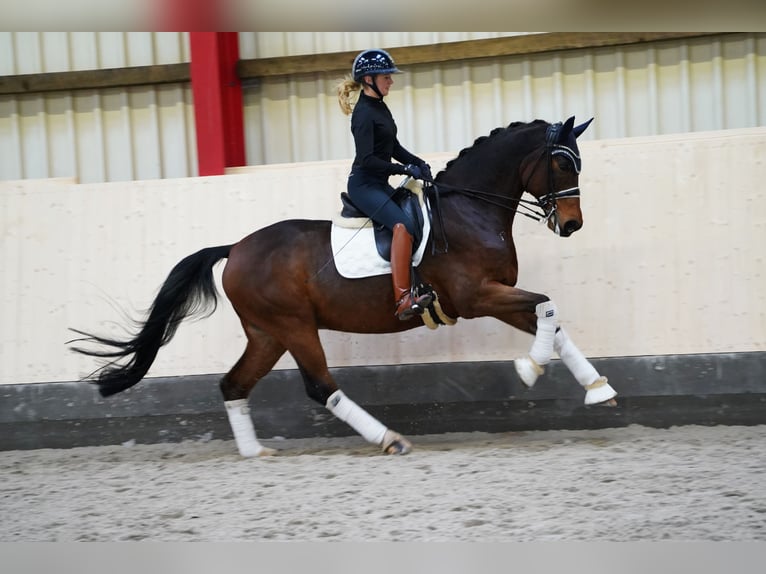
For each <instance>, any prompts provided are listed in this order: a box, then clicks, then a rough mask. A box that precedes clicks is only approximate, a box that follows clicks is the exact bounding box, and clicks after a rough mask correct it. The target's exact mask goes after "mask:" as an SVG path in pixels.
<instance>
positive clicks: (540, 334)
mask: <svg viewBox="0 0 766 574" xmlns="http://www.w3.org/2000/svg"><path fill="white" fill-rule="evenodd" d="M535 315H536V317H537V321H536V328H537V330H536V332H535V340H534V342H533V343H532V348H531V349H530V351H529V355H528V356H526V357H520V358H518V359H515V360H514V362H513V366H514V368H515V369H516V373H517V374H518V375H519V378H520V379H521V380H522V382H523V383H524V384H525V385H526V386H527V387H529V388H531V387H532V386H534V384H535V383H536V382H537V379H538V377H539V376H540V375H542V374H543V373H544V372H545V369H544V365H547V364H548V363H549V362H550V360H551V357H552V355H553V353H554V351H555V353H556V354H557V355H558V356H559V357H560V358H561V361H562V362H563V363H564V365H565V366H566V367H567V369H569V371H570V372H571V373H572V375H574V377H575V379H577V382H578V383H580V385H581V386H582V387H583V388H584V389H585V391H586V392H585V404H586V405H595V404H600V403H604V404H613V403H612V401H613V399H614V397H615V396H617V391H615V390H614V389H613V388H612V387H611V386H610V385H609V383H608V382H607V378H606V377H603V376H601V375H599V373H598V371H596V369H595V367H594V366H593V365H592V364H591V362H590V361H588V360H587V359H586V358H585V356H584V355H583V354H582V352H581V351H580V349H578V348H577V346H575V344H574V343H573V342H572V340H571V339H570V338H569V335H568V334H567V332H566V331H565V330H564V328H563V327H561V325H559V320H558V309H557V308H556V304H555V303H554V302H553V301H550V300H548V301H545V302H543V303H539V304H537V306H536V307H535ZM517 321H518V324H517ZM527 323H528V320H527V319H526V318H517V319H516V321H511V324H513V325H514V326H516V327H518V328H520V329H522V330H525V331H527V332H529V330H530V329H529V326H528V324H527Z"/></svg>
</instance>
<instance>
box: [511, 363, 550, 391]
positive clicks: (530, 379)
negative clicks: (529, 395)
mask: <svg viewBox="0 0 766 574" xmlns="http://www.w3.org/2000/svg"><path fill="white" fill-rule="evenodd" d="M513 366H514V368H515V369H516V373H517V374H518V375H519V378H520V379H521V382H522V383H524V384H525V385H526V386H527V387H528V388H530V389H531V388H532V387H534V386H535V383H536V382H537V377H539V376H540V375H542V374H543V373H544V372H545V369H543V368H542V367H541V366H540V365H538V364H537V363H536V362H535V361H533V360H532V359H531V358H530V357H519V358H518V359H514V360H513Z"/></svg>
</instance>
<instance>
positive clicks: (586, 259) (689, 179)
mask: <svg viewBox="0 0 766 574" xmlns="http://www.w3.org/2000/svg"><path fill="white" fill-rule="evenodd" d="M581 148H582V155H583V158H584V159H583V163H584V167H583V173H582V176H581V181H580V183H581V188H582V192H583V195H582V200H581V201H582V209H583V213H584V219H585V225H584V227H583V229H582V230H581V231H579V232H578V233H576V234H575V235H573V236H572V237H570V238H566V239H563V238H559V237H557V236H555V235H554V234H552V233H551V232H550V231H548V230H547V229H546V228H544V227H542V226H540V225H539V224H537V223H535V222H533V221H531V220H529V219H527V218H524V217H517V221H516V224H515V230H514V231H515V233H514V235H515V239H516V241H517V244H518V251H519V257H520V265H521V270H520V275H519V276H520V281H519V287H522V288H524V289H528V290H531V291H538V292H544V293H547V294H548V295H550V296H551V297H552V298H553V299H554V300H555V301H556V302H557V304H558V307H559V310H560V312H561V316H562V321H563V324H564V325H565V326H566V328H567V330H568V331H569V333H570V335H571V336H572V337H573V339H574V341H575V342H576V343H577V345H578V346H579V347H580V348H581V349H582V351H583V352H584V353H585V354H586V355H587V356H589V357H622V356H643V355H671V354H698V353H731V352H748V351H764V350H766V265H765V262H764V256H765V253H766V251H765V250H764V246H765V245H766V190H765V189H764V185H763V182H762V181H763V175H764V169H765V168H766V165H764V158H766V128H763V127H761V128H748V129H738V130H725V131H715V132H698V133H693V134H679V135H665V136H654V137H640V138H626V139H614V140H596V141H584V142H582V144H581ZM456 152H457V150H455V153H456ZM454 155H455V154H453V153H448V154H438V155H430V156H426V157H427V159H428V160H430V161H431V163H432V166H433V167H434V168H440V167H441V166H443V165H444V163H445V162H446V161H447V160H449V159H451V158H452V157H454ZM349 165H350V161H349V160H343V161H323V162H309V163H299V164H289V165H287V164H284V165H269V166H261V167H248V168H242V169H234V170H231V171H230V172H229V173H228V174H227V175H225V176H218V177H206V178H182V179H164V180H143V181H132V182H112V183H94V184H79V183H77V182H75V181H72V180H67V179H51V180H21V181H2V182H0V206H1V207H0V213H1V214H2V215H0V236H1V237H2V248H1V249H0V257H1V258H2V280H0V309H2V311H0V383H2V384H14V383H37V382H58V381H76V380H78V379H80V378H82V377H83V376H85V375H87V374H88V373H89V372H90V371H91V370H93V368H95V366H96V363H94V361H93V360H92V359H89V358H87V357H82V356H79V355H76V354H74V353H72V352H70V351H69V350H68V348H67V346H66V344H65V343H66V341H67V340H69V339H71V338H73V337H74V336H75V335H74V334H73V333H71V332H70V331H68V328H69V327H75V328H80V329H84V330H90V331H95V332H100V333H106V334H112V335H119V334H120V333H121V332H122V331H121V329H122V328H123V326H129V323H128V322H127V321H126V318H125V317H124V316H123V314H122V312H121V310H125V311H127V312H128V313H129V314H131V315H133V316H135V314H136V313H138V312H140V311H142V310H144V309H146V308H147V307H148V306H149V305H150V304H151V302H152V300H153V297H154V295H155V294H156V291H157V289H158V287H159V286H160V284H161V283H162V281H163V280H164V279H165V277H166V275H167V273H168V272H169V271H170V269H171V268H172V267H173V265H175V264H176V263H177V262H178V261H179V260H180V259H181V258H183V257H184V256H186V255H188V254H190V253H192V252H194V251H196V250H198V249H200V248H202V247H206V246H212V245H220V244H226V243H232V242H235V241H237V240H238V239H240V238H241V237H243V236H244V235H246V234H248V233H249V232H251V231H253V230H255V229H257V228H259V227H263V226H265V225H267V224H270V223H272V222H275V221H279V220H282V219H288V218H321V219H328V218H330V217H332V216H333V214H334V213H335V212H336V211H337V210H338V208H339V205H340V203H339V198H338V194H339V193H340V191H342V190H343V189H344V186H345V177H346V174H347V171H348V168H349ZM221 268H222V265H220V266H218V267H217V268H216V271H217V275H218V276H220V271H221ZM219 285H220V283H219ZM322 338H323V341H324V342H325V348H326V351H327V356H328V362H329V364H330V366H331V367H335V366H351V365H391V364H415V363H439V362H462V361H495V360H508V359H512V358H514V357H516V356H518V355H520V354H522V353H525V352H526V351H527V350H528V348H529V345H530V344H531V337H530V336H528V335H526V334H523V333H520V332H518V331H515V330H514V329H512V328H511V327H508V326H506V325H504V324H502V323H500V322H498V321H496V320H493V319H488V318H486V319H474V320H463V319H461V320H459V321H458V323H457V325H456V326H454V327H440V328H439V329H437V330H435V331H431V330H429V329H427V328H425V327H422V328H420V329H416V330H412V331H409V332H407V333H402V334H395V335H383V336H381V335H355V334H343V333H331V332H323V334H322ZM243 348H244V336H243V335H242V332H241V328H240V326H239V323H238V321H237V318H236V316H235V315H234V313H233V311H232V310H231V308H230V306H229V304H228V302H227V300H226V298H225V296H223V295H222V297H221V300H220V304H219V308H218V310H217V311H216V313H215V314H214V315H213V316H212V317H210V318H208V319H205V320H203V321H197V322H187V323H185V324H183V325H182V326H181V328H180V329H179V331H178V334H177V336H176V338H175V339H174V340H173V341H172V342H171V343H170V344H169V345H168V346H167V347H165V348H163V350H161V352H160V355H159V357H158V360H157V362H156V363H155V365H154V366H153V368H152V369H151V371H150V372H149V374H148V376H149V377H160V376H176V375H195V374H213V373H223V372H225V371H227V370H228V369H229V368H230V367H231V366H232V365H233V363H234V362H235V361H236V360H237V358H238V357H239V355H240V353H241V352H242V350H243ZM294 367H295V364H294V362H293V361H292V359H291V358H290V357H289V356H286V357H284V358H283V359H282V360H281V361H280V363H279V364H278V365H277V368H279V369H286V368H287V369H289V368H294Z"/></svg>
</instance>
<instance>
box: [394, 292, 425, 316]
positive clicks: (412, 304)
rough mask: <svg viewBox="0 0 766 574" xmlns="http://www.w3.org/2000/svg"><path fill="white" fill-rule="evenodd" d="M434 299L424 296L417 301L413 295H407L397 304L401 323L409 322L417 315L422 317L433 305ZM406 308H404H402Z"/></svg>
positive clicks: (397, 313)
mask: <svg viewBox="0 0 766 574" xmlns="http://www.w3.org/2000/svg"><path fill="white" fill-rule="evenodd" d="M432 301H433V297H432V296H430V295H423V296H422V297H420V298H419V299H415V298H414V297H413V296H412V293H406V294H405V295H404V297H402V298H401V299H399V302H398V303H397V304H396V313H395V314H396V316H397V317H399V320H400V321H407V320H408V319H411V318H412V317H414V316H415V315H422V314H423V313H424V312H425V310H426V307H428V305H430V304H431V302H432ZM402 306H404V308H402Z"/></svg>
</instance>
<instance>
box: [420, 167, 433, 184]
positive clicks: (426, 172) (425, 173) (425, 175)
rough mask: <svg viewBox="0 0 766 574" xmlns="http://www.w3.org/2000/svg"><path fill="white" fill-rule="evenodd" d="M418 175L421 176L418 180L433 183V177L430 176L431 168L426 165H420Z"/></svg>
mask: <svg viewBox="0 0 766 574" xmlns="http://www.w3.org/2000/svg"><path fill="white" fill-rule="evenodd" d="M420 173H421V175H422V177H421V178H420V179H422V180H423V181H425V182H428V183H431V182H433V180H434V176H433V175H431V166H430V165H428V164H427V163H426V162H423V163H421V164H420Z"/></svg>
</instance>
